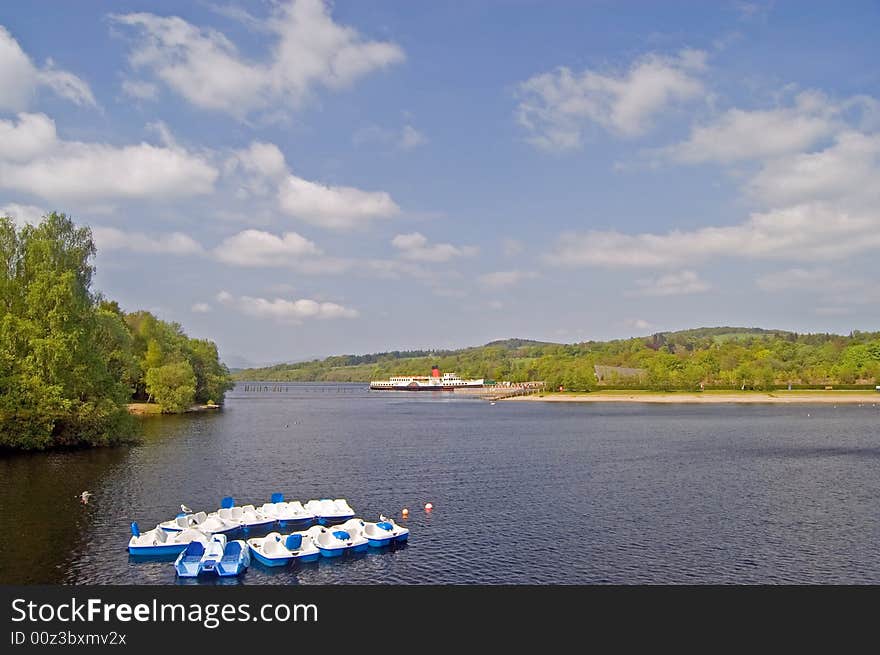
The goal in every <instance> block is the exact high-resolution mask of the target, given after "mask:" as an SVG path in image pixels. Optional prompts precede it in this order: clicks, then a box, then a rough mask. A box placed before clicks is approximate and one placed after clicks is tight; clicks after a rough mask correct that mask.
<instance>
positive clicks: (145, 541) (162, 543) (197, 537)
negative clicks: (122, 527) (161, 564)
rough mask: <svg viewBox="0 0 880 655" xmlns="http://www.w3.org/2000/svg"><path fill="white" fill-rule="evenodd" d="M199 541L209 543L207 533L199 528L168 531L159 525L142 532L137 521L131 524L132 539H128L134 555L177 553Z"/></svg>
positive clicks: (129, 548) (129, 547) (130, 551)
mask: <svg viewBox="0 0 880 655" xmlns="http://www.w3.org/2000/svg"><path fill="white" fill-rule="evenodd" d="M193 541H197V542H199V543H201V544H202V545H204V544H207V543H208V537H207V535H205V534H203V533H202V532H199V531H198V530H192V529H187V530H180V531H179V532H167V531H165V530H163V529H162V528H160V527H159V526H158V525H157V526H156V527H155V528H153V529H152V530H147V531H146V532H144V533H141V531H140V528H138V524H137V521H133V522H132V524H131V539H129V541H128V552H129V553H130V554H132V555H149V556H153V557H156V556H160V555H177V554H178V553H180V552H181V551H183V550H185V549H186V547H187V546H188V545H189V544H190V543H192V542H193Z"/></svg>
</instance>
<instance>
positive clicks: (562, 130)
mask: <svg viewBox="0 0 880 655" xmlns="http://www.w3.org/2000/svg"><path fill="white" fill-rule="evenodd" d="M705 59H706V54H705V53H704V52H702V51H698V50H683V51H681V52H680V53H679V54H678V56H675V57H665V56H660V55H656V54H650V55H647V56H645V57H642V58H641V59H638V60H636V61H635V62H634V63H633V65H632V66H631V67H630V69H629V70H628V71H625V72H623V73H621V74H618V75H615V74H603V73H599V72H596V71H593V70H589V69H587V70H584V71H583V72H582V73H574V72H572V71H571V69H569V68H567V67H564V66H563V67H560V68H558V69H556V70H554V71H551V72H548V73H542V74H540V75H536V76H534V77H532V78H530V79H528V80H526V81H525V82H522V83H521V84H520V85H519V88H518V95H519V97H520V98H521V102H520V104H519V106H518V107H517V119H518V121H519V123H520V124H521V125H522V126H523V127H525V128H526V129H528V130H529V131H530V132H531V134H532V136H531V137H530V138H529V141H530V142H531V143H532V144H533V145H535V146H537V147H539V148H543V149H546V150H555V151H563V150H572V149H577V148H580V147H581V144H582V137H583V130H584V127H585V125H586V124H588V123H595V124H597V125H599V126H600V127H602V128H604V129H606V130H609V131H611V132H613V133H615V134H619V135H621V136H624V137H634V136H638V135H640V134H644V133H645V132H646V131H647V130H648V129H649V127H650V125H651V122H652V120H653V118H654V116H655V115H656V114H658V113H660V112H662V111H663V110H665V109H667V108H669V107H670V106H672V105H674V104H675V103H679V102H683V101H687V100H691V99H693V98H696V97H698V96H700V95H701V94H702V93H703V84H702V82H701V81H700V79H699V78H698V75H699V74H700V73H701V72H702V71H703V70H704V69H705V67H706V64H705Z"/></svg>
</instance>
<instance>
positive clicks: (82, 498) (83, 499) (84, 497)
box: [79, 491, 93, 505]
mask: <svg viewBox="0 0 880 655" xmlns="http://www.w3.org/2000/svg"><path fill="white" fill-rule="evenodd" d="M92 495H93V494H92V492H91V491H83V492H82V493H81V494H80V495H79V502H81V503H82V504H83V505H88V504H89V498H91V497H92Z"/></svg>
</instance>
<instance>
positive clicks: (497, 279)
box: [480, 271, 538, 289]
mask: <svg viewBox="0 0 880 655" xmlns="http://www.w3.org/2000/svg"><path fill="white" fill-rule="evenodd" d="M536 277H538V274H537V273H535V272H534V271H495V272H493V273H486V274H485V275H481V276H480V284H481V285H482V286H483V287H485V288H487V289H503V288H505V287H512V286H514V285H516V284H519V283H520V282H522V281H523V280H531V279H534V278H536Z"/></svg>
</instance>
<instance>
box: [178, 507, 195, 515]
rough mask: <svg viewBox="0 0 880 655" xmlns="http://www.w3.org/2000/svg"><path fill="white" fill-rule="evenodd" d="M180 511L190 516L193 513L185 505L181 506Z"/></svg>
mask: <svg viewBox="0 0 880 655" xmlns="http://www.w3.org/2000/svg"><path fill="white" fill-rule="evenodd" d="M180 511H181V512H183V513H184V514H192V513H193V511H192V510H191V509H190V508H189V507H187V506H186V505H181V506H180Z"/></svg>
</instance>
